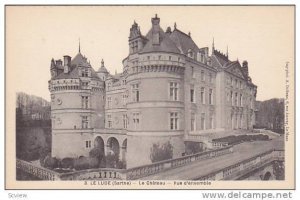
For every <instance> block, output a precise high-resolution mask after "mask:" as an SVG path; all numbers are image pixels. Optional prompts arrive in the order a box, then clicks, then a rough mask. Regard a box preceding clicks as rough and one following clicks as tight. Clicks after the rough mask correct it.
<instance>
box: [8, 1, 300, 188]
mask: <svg viewBox="0 0 300 200" xmlns="http://www.w3.org/2000/svg"><path fill="white" fill-rule="evenodd" d="M294 17H295V7H294V6H292V5H290V6H288V5H285V6H279V5H278V6H271V5H269V6H267V5H265V6H254V5H252V6H251V5H248V6H246V5H240V6H239V5H235V6H233V5H231V6H222V5H215V6H213V5H211V6H201V5H189V6H183V5H181V6H179V5H177V6H175V5H174V6H171V5H168V6H154V5H144V6H141V5H135V6H125V5H118V6H113V5H110V6H108V5H106V6H104V5H81V6H75V5H74V6H72V5H60V6H55V5H45V6H43V5H35V6H34V5H32V6H29V5H27V6H21V5H19V6H18V5H6V6H5V70H6V74H5V76H6V81H5V84H6V131H5V141H6V142H5V150H6V154H5V165H6V172H5V176H6V179H5V183H6V188H8V189H39V188H41V189H42V188H43V189H71V188H72V189H293V188H295V157H294V155H295V136H294V135H295V132H294V130H295V129H294V126H295V124H294V109H295V105H294V104H295V102H294V96H295V93H294V92H295V91H294V81H295V76H294V68H295V67H294V64H295V61H294V60H295V58H294V55H295V18H294ZM37 185H38V187H37Z"/></svg>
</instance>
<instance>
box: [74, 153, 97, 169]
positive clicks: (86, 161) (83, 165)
mask: <svg viewBox="0 0 300 200" xmlns="http://www.w3.org/2000/svg"><path fill="white" fill-rule="evenodd" d="M98 167H99V159H98V158H89V157H83V156H82V157H80V158H78V159H75V160H74V168H75V169H76V170H84V169H91V168H98Z"/></svg>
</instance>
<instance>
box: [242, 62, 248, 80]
mask: <svg viewBox="0 0 300 200" xmlns="http://www.w3.org/2000/svg"><path fill="white" fill-rule="evenodd" d="M242 68H243V71H244V73H245V74H246V76H247V77H249V70H248V62H247V60H244V61H243V67H242Z"/></svg>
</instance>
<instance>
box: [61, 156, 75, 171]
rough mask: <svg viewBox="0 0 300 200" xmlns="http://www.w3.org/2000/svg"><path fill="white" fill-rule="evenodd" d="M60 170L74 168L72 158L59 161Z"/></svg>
mask: <svg viewBox="0 0 300 200" xmlns="http://www.w3.org/2000/svg"><path fill="white" fill-rule="evenodd" d="M61 167H62V168H70V169H72V168H74V159H73V158H64V159H62V160H61Z"/></svg>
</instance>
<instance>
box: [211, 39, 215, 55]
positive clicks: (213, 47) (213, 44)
mask: <svg viewBox="0 0 300 200" xmlns="http://www.w3.org/2000/svg"><path fill="white" fill-rule="evenodd" d="M214 51H215V38H214V37H213V42H212V52H214Z"/></svg>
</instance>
